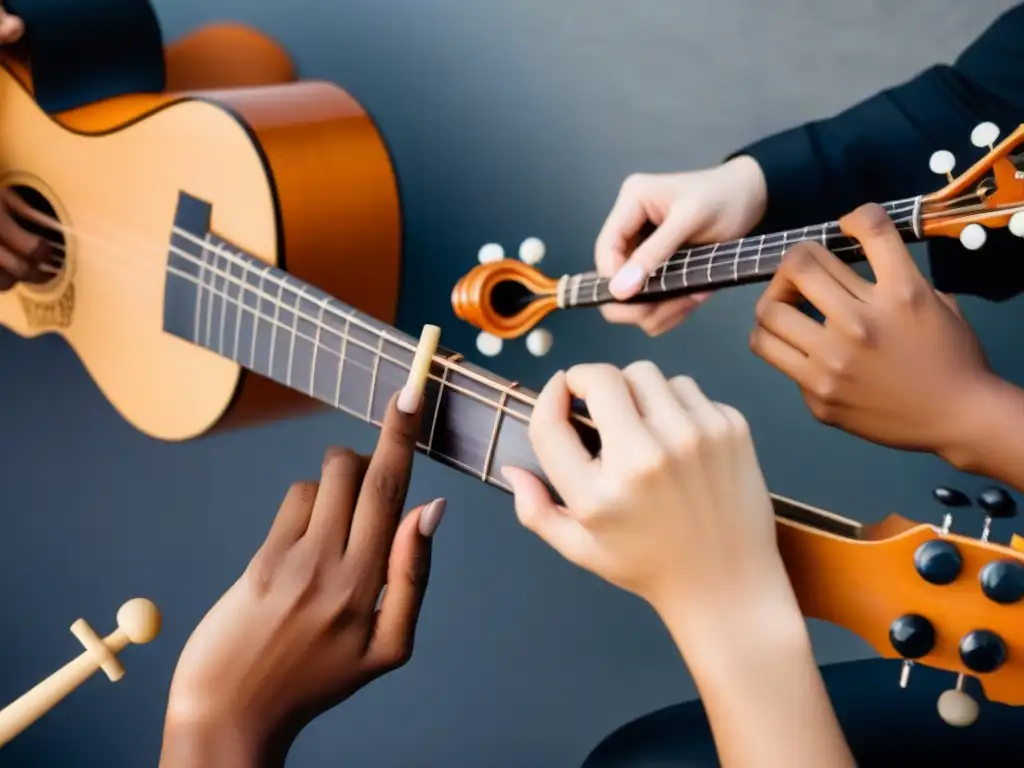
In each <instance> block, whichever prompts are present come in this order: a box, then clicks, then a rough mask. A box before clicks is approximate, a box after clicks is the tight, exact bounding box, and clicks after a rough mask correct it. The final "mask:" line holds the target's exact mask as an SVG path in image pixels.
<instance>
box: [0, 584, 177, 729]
mask: <svg viewBox="0 0 1024 768" xmlns="http://www.w3.org/2000/svg"><path fill="white" fill-rule="evenodd" d="M160 623H161V621H160V612H159V611H158V610H157V607H156V606H155V605H154V604H153V603H152V602H150V601H149V600H146V599H145V598H142V597H137V598H135V599H134V600H129V601H128V602H127V603H125V604H124V605H122V606H121V608H120V610H118V612H117V629H115V630H114V631H113V632H111V633H110V634H109V635H107V636H106V637H102V638H101V637H100V636H99V635H97V634H96V632H94V631H93V629H92V627H90V626H89V624H88V623H86V621H85V620H84V619H79V620H78V621H76V622H75V623H74V624H72V625H71V632H72V634H74V636H75V637H77V638H78V639H79V640H80V641H81V643H82V645H84V646H85V652H84V653H82V654H81V655H80V656H79V657H78V658H76V659H74V660H73V661H71V662H69V663H68V664H66V665H64V666H63V667H62V668H61V669H59V670H57V671H56V672H54V673H53V674H52V675H50V676H49V677H48V678H46V679H45V680H43V681H42V682H41V683H39V684H38V685H37V686H35V687H34V688H32V689H31V690H29V691H28V692H26V693H25V694H23V695H22V696H21V697H20V698H18V699H16V700H15V701H13V702H11V703H10V704H8V705H7V706H6V707H5V708H4V709H3V710H0V747H2V746H3V745H4V744H6V743H7V742H9V741H10V740H11V739H13V738H14V737H15V736H17V735H18V734H19V733H21V732H22V731H24V730H25V729H26V728H28V727H29V726H30V725H32V723H34V722H35V721H36V720H38V719H39V718H40V717H42V716H43V715H45V714H46V713H47V712H49V711H50V710H51V709H53V708H54V707H55V706H57V704H59V703H60V702H61V701H62V700H63V699H64V698H66V697H67V695H68V694H69V693H71V692H72V691H73V690H75V688H77V687H78V686H80V685H81V684H82V683H84V682H85V681H86V680H88V679H89V678H90V677H91V676H92V675H94V674H95V673H96V672H97V671H98V670H101V669H102V670H103V671H104V672H105V673H106V675H107V677H109V678H110V680H111V681H114V682H116V681H118V680H120V679H121V678H122V677H123V676H124V667H122V666H121V662H120V661H118V660H117V654H118V653H120V652H121V651H122V650H124V648H125V647H126V646H127V645H129V644H130V643H134V644H136V645H142V644H144V643H148V642H150V641H152V640H153V639H154V638H155V637H156V636H157V635H158V634H160Z"/></svg>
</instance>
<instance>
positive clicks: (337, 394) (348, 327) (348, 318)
mask: <svg viewBox="0 0 1024 768" xmlns="http://www.w3.org/2000/svg"><path fill="white" fill-rule="evenodd" d="M352 311H353V310H349V311H348V312H346V313H345V330H344V332H343V333H342V336H341V353H340V354H339V356H338V357H339V359H338V383H337V385H336V387H335V390H334V405H335V407H340V406H341V379H342V377H343V376H344V375H345V359H346V358H345V352H346V350H347V349H348V338H349V336H351V335H352Z"/></svg>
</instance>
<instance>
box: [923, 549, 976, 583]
mask: <svg viewBox="0 0 1024 768" xmlns="http://www.w3.org/2000/svg"><path fill="white" fill-rule="evenodd" d="M963 565H964V561H963V558H962V557H961V556H960V550H958V549H957V548H956V545H954V544H952V543H951V542H948V541H946V540H945V539H932V540H931V541H926V542H925V543H924V544H922V545H921V546H920V547H918V548H917V551H916V552H914V568H915V569H916V570H917V572H918V574H920V576H921V578H922V579H924V580H925V581H927V582H928V583H930V584H938V585H943V584H951V583H953V582H954V581H956V577H957V576H959V575H960V569H961V568H963Z"/></svg>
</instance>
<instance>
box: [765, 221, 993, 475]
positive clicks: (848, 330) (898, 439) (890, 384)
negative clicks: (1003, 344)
mask: <svg viewBox="0 0 1024 768" xmlns="http://www.w3.org/2000/svg"><path fill="white" fill-rule="evenodd" d="M839 224H840V227H841V228H842V230H843V232H844V233H845V234H846V235H847V236H849V237H852V238H854V239H855V240H857V241H859V243H860V244H861V246H862V247H863V249H864V253H865V255H866V256H867V260H868V262H869V263H870V265H871V268H872V271H873V272H874V275H875V279H876V282H875V283H872V282H869V281H868V280H865V279H864V278H862V277H860V276H859V275H858V274H856V273H855V272H854V271H853V269H852V268H851V267H850V266H849V265H847V264H845V263H843V262H842V261H840V259H839V258H838V257H836V256H835V255H834V254H832V253H830V252H829V251H827V250H826V249H825V248H823V247H822V246H821V245H819V244H817V243H812V242H805V243H800V244H799V245H796V246H794V247H793V248H792V249H790V250H789V251H788V252H787V254H786V256H785V257H784V259H783V262H782V265H781V267H780V269H779V271H778V273H777V274H776V275H775V277H774V278H773V279H772V281H771V283H770V284H769V285H768V288H767V289H766V290H765V293H764V295H763V296H762V297H761V299H760V301H758V303H757V309H756V314H757V324H756V326H755V328H754V331H753V333H752V335H751V339H750V345H751V348H752V349H753V351H754V352H755V353H756V354H757V355H759V356H760V357H762V358H763V359H764V360H766V361H767V362H768V363H770V364H771V365H772V366H774V367H775V368H777V369H778V370H780V371H781V372H782V373H784V374H786V375H787V376H789V377H790V378H791V379H793V380H794V381H795V382H796V383H797V385H798V386H799V387H800V390H801V392H802V393H803V396H804V400H805V401H806V403H807V405H808V407H809V408H810V409H811V412H812V413H813V414H814V416H815V417H816V418H817V419H818V420H819V421H821V422H823V423H825V424H828V425H831V426H835V427H839V428H841V429H843V430H845V431H847V432H850V433H852V434H855V435H858V436H860V437H863V438H866V439H868V440H871V441H873V442H876V443H881V444H884V445H888V446H892V447H894V448H900V449H905V450H915V451H929V452H935V453H938V454H940V455H946V454H947V453H948V452H951V451H954V450H955V446H956V443H957V441H958V439H959V438H958V434H957V429H958V426H957V424H958V422H961V423H962V422H964V421H965V419H963V418H960V416H962V414H961V413H960V410H959V409H961V408H963V407H966V406H965V404H966V403H971V404H972V405H973V404H974V403H975V400H974V398H973V397H969V396H968V395H969V394H971V393H972V392H973V391H974V390H975V389H976V388H977V387H978V386H979V385H980V384H981V383H982V382H985V381H987V380H988V379H989V378H991V375H992V374H991V371H990V369H989V366H988V363H987V361H986V359H985V355H984V353H983V352H982V349H981V346H980V345H979V343H978V340H977V338H976V337H975V335H974V333H973V332H972V331H971V328H970V326H968V325H967V323H966V321H965V320H964V319H963V317H962V316H961V315H960V312H959V310H958V309H957V307H956V304H955V303H954V302H953V300H952V298H950V297H948V296H945V295H943V294H941V293H938V292H937V291H935V290H934V289H933V288H932V286H931V285H930V284H929V283H928V281H927V280H926V278H925V277H924V275H922V274H921V272H920V270H918V268H917V265H916V264H915V263H914V261H913V257H912V256H911V254H910V252H909V251H908V250H907V247H906V245H905V244H904V243H903V241H902V239H901V238H900V235H899V233H898V232H897V230H896V227H895V225H894V224H893V223H892V221H891V219H890V218H889V217H888V216H887V215H886V213H885V211H884V209H883V208H882V207H881V206H878V205H874V204H871V205H865V206H862V207H860V208H858V209H857V210H856V211H854V212H853V213H851V214H849V215H848V216H846V217H844V218H843V219H841V220H840V222H839ZM805 300H806V301H807V302H809V303H810V304H811V305H813V306H814V307H815V308H817V309H818V311H819V312H820V313H821V314H822V315H823V316H824V318H825V322H824V323H820V322H818V321H816V320H814V319H812V318H810V317H808V316H807V315H805V314H804V313H803V312H801V311H800V310H799V309H798V308H797V305H798V304H800V303H801V302H803V301H805Z"/></svg>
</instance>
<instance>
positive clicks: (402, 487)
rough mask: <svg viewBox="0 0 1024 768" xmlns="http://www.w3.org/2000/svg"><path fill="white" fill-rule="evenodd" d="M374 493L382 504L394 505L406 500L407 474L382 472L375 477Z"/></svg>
mask: <svg viewBox="0 0 1024 768" xmlns="http://www.w3.org/2000/svg"><path fill="white" fill-rule="evenodd" d="M372 485H373V494H374V497H375V498H376V499H377V501H379V502H380V503H381V504H385V505H394V504H401V503H402V502H404V501H405V494H406V485H407V484H406V481H405V476H404V475H403V474H401V473H397V472H380V473H378V474H377V475H376V477H374V479H373V484H372Z"/></svg>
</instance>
